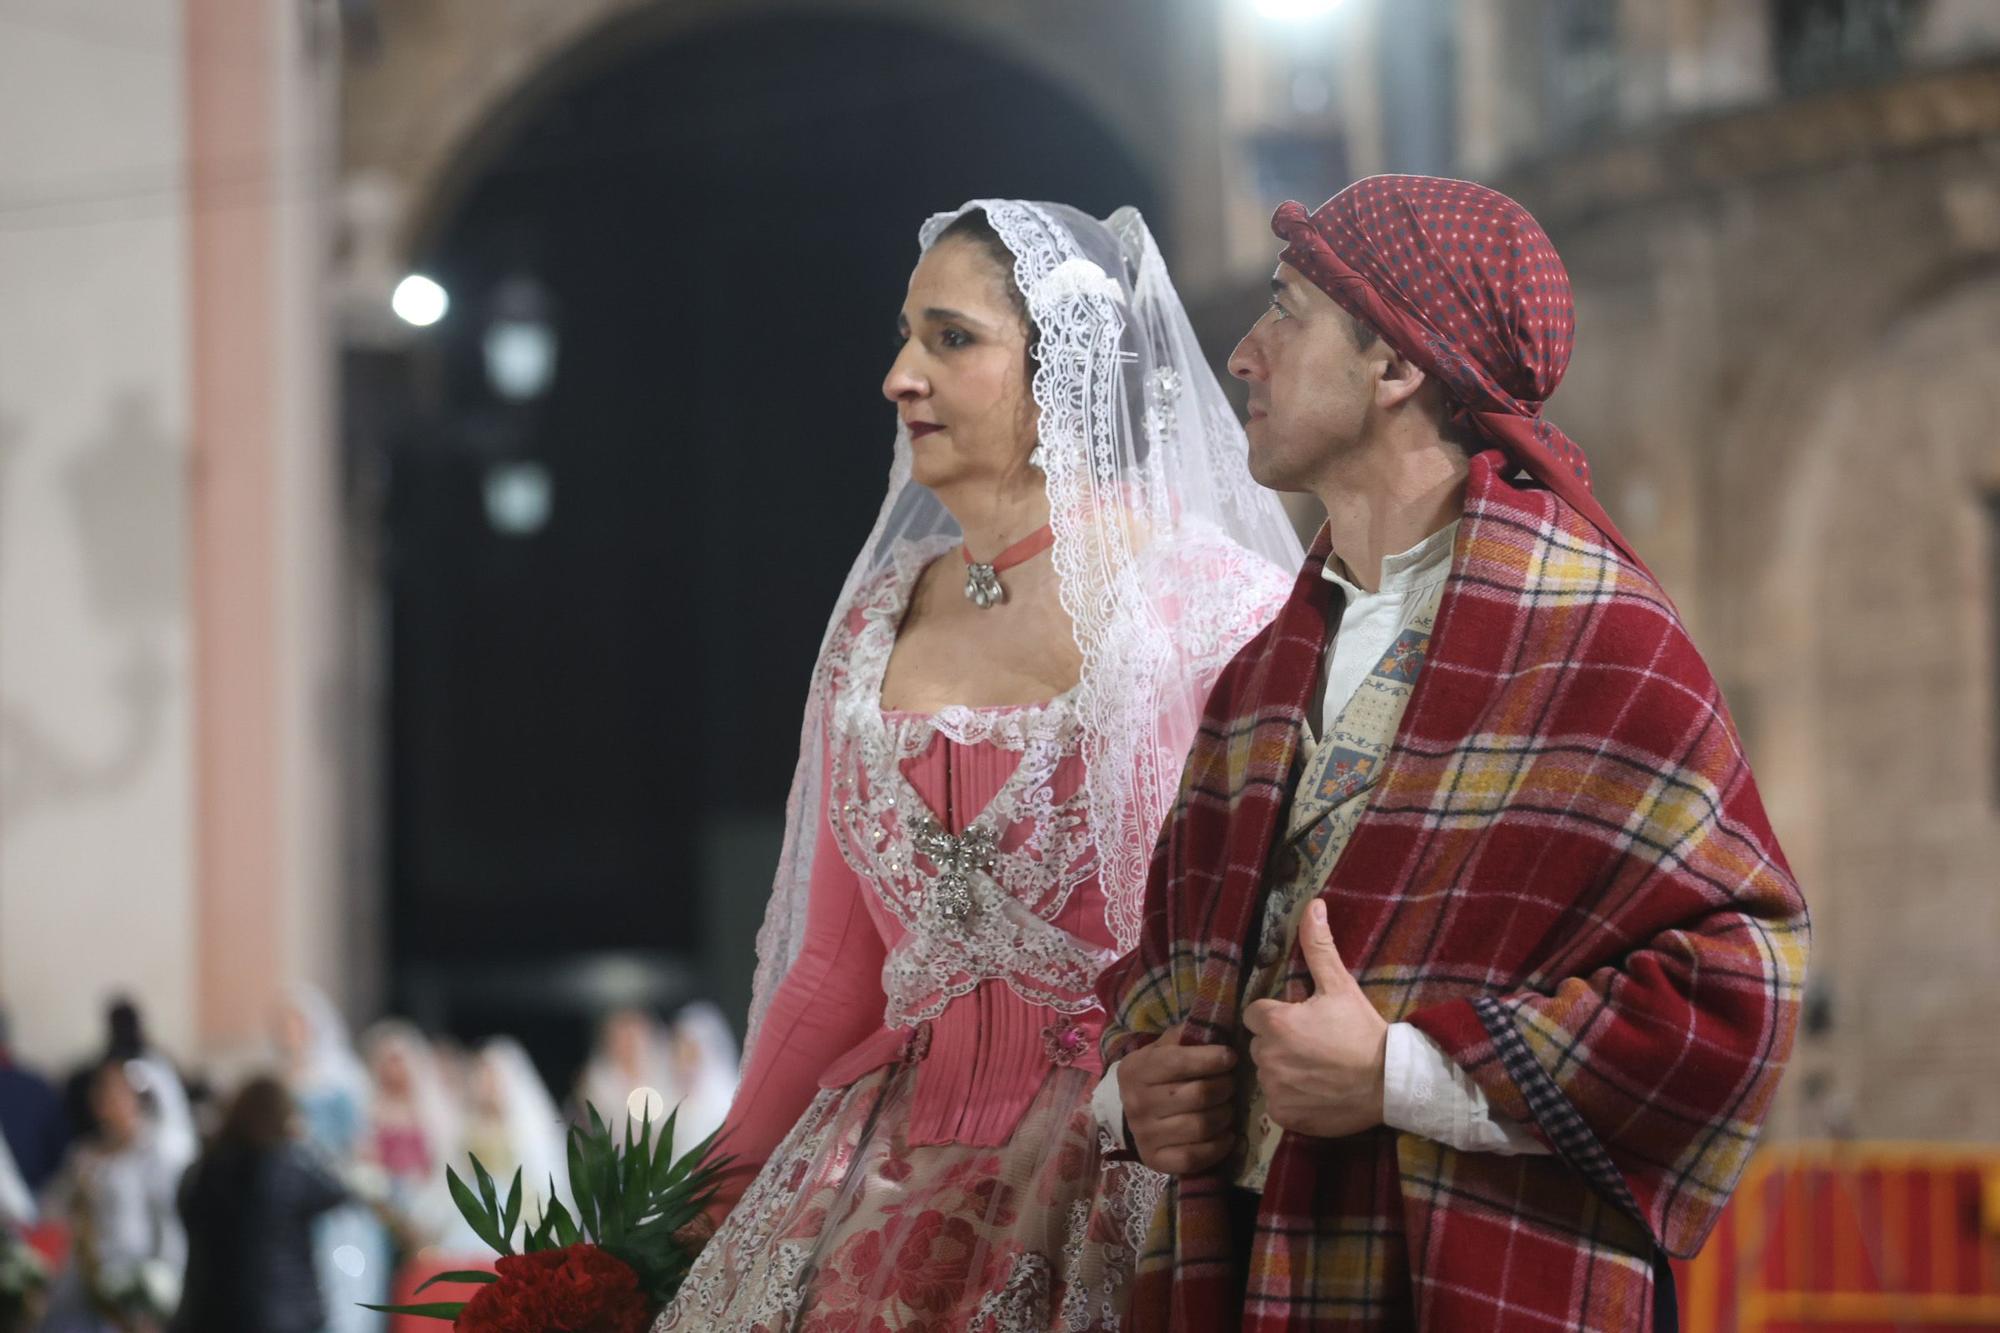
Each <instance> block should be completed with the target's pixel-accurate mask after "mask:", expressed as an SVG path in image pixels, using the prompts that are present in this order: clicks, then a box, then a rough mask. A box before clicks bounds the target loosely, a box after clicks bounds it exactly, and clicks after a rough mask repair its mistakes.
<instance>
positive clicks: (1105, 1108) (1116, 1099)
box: [1090, 1060, 1125, 1152]
mask: <svg viewBox="0 0 2000 1333" xmlns="http://www.w3.org/2000/svg"><path fill="white" fill-rule="evenodd" d="M1121 1063H1123V1062H1122V1061H1119V1060H1113V1061H1112V1062H1111V1063H1110V1064H1108V1065H1106V1066H1105V1067H1104V1077H1102V1078H1100V1079H1098V1080H1097V1087H1096V1088H1094V1089H1093V1090H1092V1091H1091V1094H1090V1113H1091V1114H1092V1115H1093V1116H1095V1117H1097V1130H1098V1138H1099V1140H1100V1141H1101V1142H1102V1143H1103V1144H1104V1145H1105V1150H1106V1151H1108V1152H1115V1151H1117V1150H1118V1149H1120V1148H1123V1147H1124V1146H1125V1097H1124V1094H1123V1093H1121V1092H1119V1091H1118V1066H1119V1065H1120V1064H1121Z"/></svg>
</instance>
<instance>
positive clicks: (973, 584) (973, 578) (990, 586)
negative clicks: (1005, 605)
mask: <svg viewBox="0 0 2000 1333" xmlns="http://www.w3.org/2000/svg"><path fill="white" fill-rule="evenodd" d="M965 600H966V601H968V602H971V603H972V604H973V605H974V606H976V607H978V608H979V609H980V610H981V611H991V610H992V609H993V608H994V607H996V606H998V605H1000V603H1002V602H1004V601H1006V600H1007V590H1006V589H1005V588H1002V587H1001V586H1000V571H999V570H997V569H995V568H993V566H991V565H981V564H977V563H973V564H968V565H966V567H965Z"/></svg>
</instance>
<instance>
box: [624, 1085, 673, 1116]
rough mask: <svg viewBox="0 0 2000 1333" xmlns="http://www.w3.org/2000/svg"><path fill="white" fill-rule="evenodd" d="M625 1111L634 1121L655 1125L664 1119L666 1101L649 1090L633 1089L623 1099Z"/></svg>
mask: <svg viewBox="0 0 2000 1333" xmlns="http://www.w3.org/2000/svg"><path fill="white" fill-rule="evenodd" d="M625 1110H626V1113H627V1114H628V1115H630V1116H631V1117H632V1118H633V1119H634V1120H638V1121H641V1122H651V1123H652V1124H655V1125H657V1124H659V1123H660V1122H661V1121H662V1120H664V1119H666V1115H667V1099H666V1098H665V1097H662V1096H661V1095H660V1094H659V1093H657V1092H655V1091H654V1090H653V1089H651V1088H634V1089H633V1090H632V1095H631V1096H630V1097H627V1098H626V1099H625Z"/></svg>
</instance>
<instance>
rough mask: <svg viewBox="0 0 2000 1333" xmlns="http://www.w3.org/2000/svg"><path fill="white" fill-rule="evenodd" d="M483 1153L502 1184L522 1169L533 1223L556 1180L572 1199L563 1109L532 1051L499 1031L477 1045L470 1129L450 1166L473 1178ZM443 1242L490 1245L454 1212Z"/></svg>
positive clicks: (560, 1194)
mask: <svg viewBox="0 0 2000 1333" xmlns="http://www.w3.org/2000/svg"><path fill="white" fill-rule="evenodd" d="M471 1157H477V1158H478V1159H479V1163H480V1165H481V1166H484V1167H485V1168H486V1169H487V1170H488V1171H490V1172H492V1174H493V1177H494V1179H495V1180H497V1181H499V1183H500V1187H501V1188H502V1189H503V1190H504V1189H506V1188H507V1184H508V1182H509V1181H510V1180H511V1179H512V1178H513V1175H514V1172H515V1171H516V1170H518V1171H520V1172H521V1199H522V1204H521V1216H522V1218H523V1219H525V1220H526V1221H527V1222H528V1224H529V1225H530V1226H533V1225H535V1224H537V1223H538V1222H540V1220H541V1217H542V1214H543V1212H544V1211H545V1210H546V1208H547V1207H548V1201H549V1197H550V1196H549V1191H550V1188H551V1185H552V1184H553V1188H554V1190H555V1197H556V1198H558V1199H560V1200H561V1201H562V1202H563V1204H564V1206H565V1207H567V1206H568V1204H569V1202H570V1199H569V1165H568V1155H567V1150H566V1146H565V1141H564V1129H563V1119H562V1113H561V1112H560V1111H559V1110H558V1109H557V1108H556V1103H555V1098H554V1097H552V1096H550V1095H549V1089H548V1085H547V1084H545V1083H543V1082H542V1077H541V1075H540V1074H539V1073H538V1072H536V1069H535V1065H534V1062H533V1061H532V1060H530V1059H529V1058H528V1053H527V1051H525V1050H523V1049H522V1047H521V1044H520V1043H519V1042H517V1041H515V1040H514V1039H513V1038H511V1037H495V1038H493V1039H491V1040H490V1041H488V1042H486V1043H485V1044H484V1045H482V1046H481V1047H480V1048H479V1053H478V1054H477V1055H476V1056H475V1057H474V1058H473V1060H472V1063H471V1066H470V1070H469V1077H468V1083H467V1103H466V1111H465V1134H464V1139H463V1142H462V1144H461V1148H460V1151H458V1152H457V1153H455V1154H454V1155H453V1157H452V1160H451V1166H452V1167H453V1168H454V1169H455V1170H456V1171H457V1172H458V1173H459V1174H460V1175H461V1176H463V1177H465V1178H467V1179H470V1178H471V1169H472V1168H471V1163H470V1161H469V1160H468V1159H469V1158H471ZM445 1244H446V1245H447V1246H448V1247H450V1248H451V1249H453V1250H468V1251H471V1252H473V1253H478V1252H480V1251H482V1250H483V1249H484V1246H483V1245H482V1244H481V1242H480V1241H479V1238H478V1237H477V1236H475V1235H473V1234H472V1231H471V1229H470V1228H469V1227H467V1226H466V1224H465V1221H464V1219H463V1218H454V1219H453V1224H452V1227H451V1231H450V1233H449V1234H448V1235H447V1237H446V1240H445Z"/></svg>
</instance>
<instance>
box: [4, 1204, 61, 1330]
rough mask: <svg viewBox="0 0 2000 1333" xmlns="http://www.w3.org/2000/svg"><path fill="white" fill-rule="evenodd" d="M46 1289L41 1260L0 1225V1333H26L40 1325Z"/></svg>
mask: <svg viewBox="0 0 2000 1333" xmlns="http://www.w3.org/2000/svg"><path fill="white" fill-rule="evenodd" d="M48 1287H49V1270H48V1266H47V1265H46V1264H44V1263H43V1262H42V1256H40V1255H39V1254H36V1253H35V1252H34V1250H32V1249H30V1248H29V1247H28V1245H27V1243H26V1242H25V1241H23V1240H21V1238H20V1237H18V1236H16V1235H15V1234H14V1233H13V1232H12V1231H10V1230H8V1229H7V1226H6V1224H5V1223H0V1333H27V1330H29V1329H31V1328H33V1327H35V1325H37V1324H39V1323H40V1322H41V1310H42V1300H43V1297H44V1296H45V1295H46V1294H47V1292H48Z"/></svg>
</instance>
